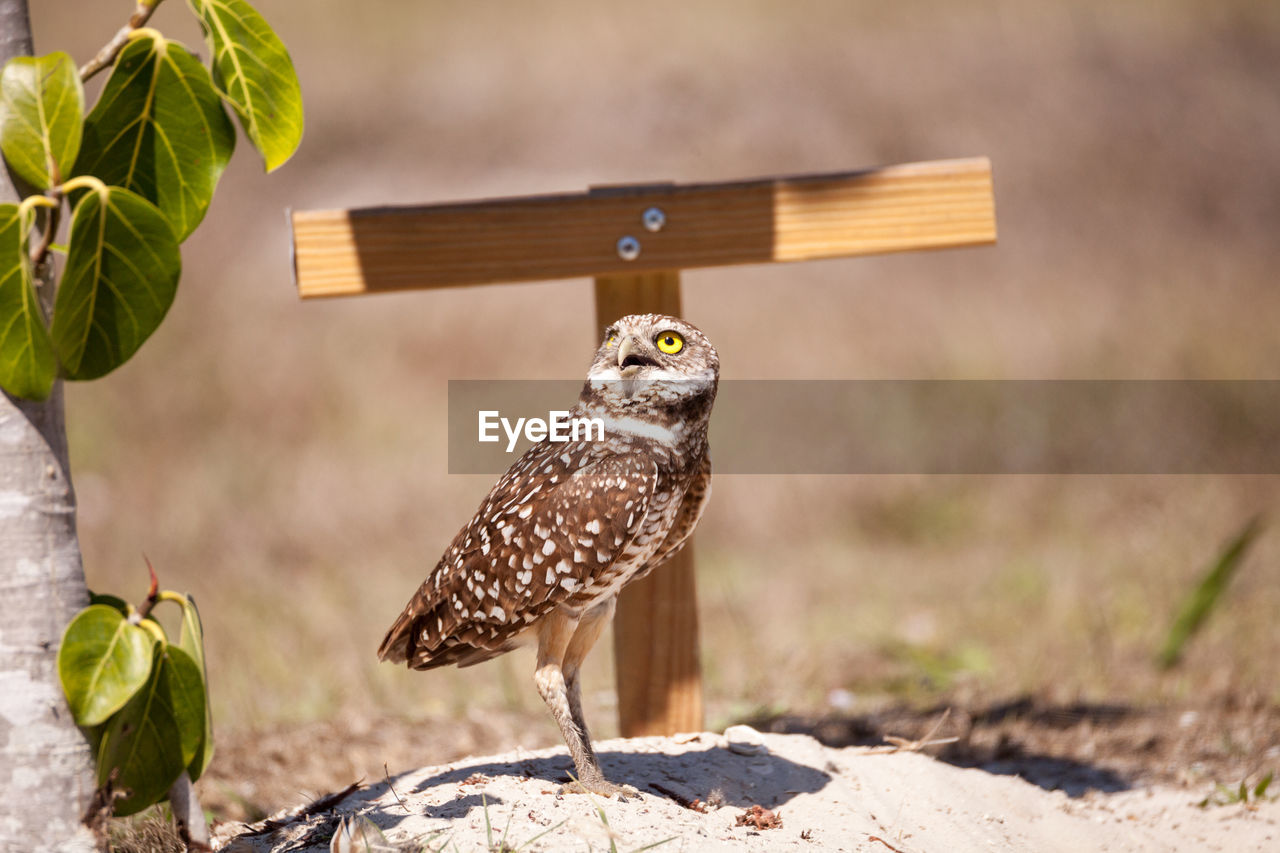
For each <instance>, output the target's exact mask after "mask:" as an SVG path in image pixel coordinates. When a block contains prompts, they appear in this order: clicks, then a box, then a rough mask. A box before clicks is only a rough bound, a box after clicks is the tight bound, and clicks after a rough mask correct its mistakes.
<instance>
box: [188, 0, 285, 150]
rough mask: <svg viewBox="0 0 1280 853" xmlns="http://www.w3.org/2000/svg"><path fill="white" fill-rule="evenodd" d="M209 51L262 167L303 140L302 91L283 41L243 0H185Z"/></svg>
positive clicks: (220, 85)
mask: <svg viewBox="0 0 1280 853" xmlns="http://www.w3.org/2000/svg"><path fill="white" fill-rule="evenodd" d="M190 3H191V8H192V10H194V11H195V13H196V15H197V17H199V18H200V25H201V26H202V27H203V28H204V33H205V38H206V39H207V40H208V42H209V49H210V51H211V52H212V53H213V79H214V83H215V84H216V85H217V87H218V89H219V90H220V91H221V92H222V94H223V95H224V96H225V97H226V99H227V101H228V102H229V103H230V104H231V106H232V107H233V108H234V109H235V111H236V115H237V116H238V117H239V119H240V125H241V127H243V128H244V132H245V134H246V135H247V136H248V137H249V141H250V142H252V143H253V144H254V146H255V147H257V149H258V150H259V151H260V152H262V159H263V161H264V162H265V164H266V167H267V171H268V172H271V171H274V170H275V169H277V168H279V167H280V166H281V165H283V164H284V162H285V161H286V160H288V159H289V157H290V156H292V155H293V152H294V151H296V150H297V148H298V143H299V142H301V141H302V90H301V88H300V87H299V86H298V75H297V74H296V73H294V70H293V60H291V59H290V58H289V51H287V50H286V49H285V46H284V43H283V42H281V41H280V39H279V37H277V36H276V34H275V33H274V32H273V31H272V30H271V27H270V26H268V25H267V22H266V21H265V20H263V18H262V16H261V15H259V14H258V13H257V12H256V11H255V10H254V8H253V7H252V6H250V5H249V4H248V3H246V2H245V1H244V0H190Z"/></svg>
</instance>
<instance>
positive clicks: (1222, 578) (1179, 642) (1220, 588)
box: [1156, 518, 1262, 669]
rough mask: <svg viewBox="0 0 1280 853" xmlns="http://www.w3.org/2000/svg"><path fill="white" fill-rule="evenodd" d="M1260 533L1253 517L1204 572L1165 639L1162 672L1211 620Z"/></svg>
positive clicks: (1161, 655) (1180, 655) (1257, 521)
mask: <svg viewBox="0 0 1280 853" xmlns="http://www.w3.org/2000/svg"><path fill="white" fill-rule="evenodd" d="M1261 532H1262V521H1261V520H1260V519H1258V518H1254V519H1252V520H1251V521H1249V523H1248V524H1246V525H1245V526H1244V527H1243V528H1242V529H1241V530H1240V532H1239V533H1237V534H1236V536H1235V538H1233V539H1232V540H1231V541H1230V542H1229V543H1227V546H1226V547H1225V548H1224V549H1223V550H1222V553H1221V554H1219V555H1218V559H1217V560H1215V561H1214V564H1213V565H1212V566H1211V567H1210V568H1209V571H1208V572H1206V573H1205V576H1204V578H1203V579H1202V580H1201V581H1200V583H1199V584H1197V585H1196V588H1195V589H1194V590H1192V591H1191V593H1190V594H1189V595H1188V596H1187V597H1186V599H1185V600H1184V601H1183V603H1182V607H1181V608H1179V610H1178V616H1177V618H1176V619H1175V620H1174V622H1173V626H1172V627H1171V628H1170V629H1169V635H1168V637H1166V638H1165V642H1164V648H1163V649H1161V651H1160V654H1159V656H1158V657H1157V658H1156V663H1157V664H1158V665H1159V666H1160V668H1161V669H1170V668H1172V667H1173V666H1175V665H1176V664H1177V663H1178V661H1179V660H1181V659H1182V652H1183V649H1184V648H1185V647H1186V645H1187V642H1188V641H1189V640H1190V639H1191V638H1192V637H1193V636H1195V634H1196V632H1197V631H1199V630H1200V627H1201V626H1202V625H1203V624H1204V621H1205V620H1206V619H1207V618H1209V613H1210V612H1212V610H1213V608H1214V605H1216V604H1217V603H1218V600H1219V599H1220V598H1221V597H1222V593H1223V592H1224V591H1225V590H1226V588H1227V584H1229V583H1230V582H1231V578H1232V576H1233V575H1234V574H1235V573H1236V570H1237V569H1238V568H1240V564H1241V562H1242V561H1243V560H1244V555H1245V554H1246V553H1248V551H1249V546H1250V545H1252V544H1253V541H1254V540H1255V539H1257V538H1258V534H1259V533H1261Z"/></svg>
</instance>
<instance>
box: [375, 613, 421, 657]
mask: <svg viewBox="0 0 1280 853" xmlns="http://www.w3.org/2000/svg"><path fill="white" fill-rule="evenodd" d="M417 618H418V614H417V612H416V610H415V608H414V607H413V605H412V604H410V605H409V606H408V607H406V608H405V609H404V612H403V613H401V614H400V618H398V619H396V621H395V624H394V625H392V626H391V630H389V631H387V636H385V637H383V638H382V645H380V646H378V660H381V661H387V662H388V663H407V662H408V660H409V656H410V655H411V654H412V652H411V651H410V649H409V643H410V641H411V640H412V639H413V635H414V622H415V621H417Z"/></svg>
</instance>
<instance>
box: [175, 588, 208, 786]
mask: <svg viewBox="0 0 1280 853" xmlns="http://www.w3.org/2000/svg"><path fill="white" fill-rule="evenodd" d="M178 646H179V648H181V649H182V650H183V651H185V652H186V653H187V654H189V655H190V656H191V659H192V660H194V661H195V662H196V666H198V667H199V671H200V678H201V687H202V689H203V690H204V695H205V696H206V697H207V696H208V695H209V670H208V667H207V666H206V665H205V661H204V627H203V626H202V625H201V623H200V611H198V610H197V609H196V600H195V599H194V598H192V597H191V596H190V595H188V596H187V600H186V603H184V604H183V605H182V631H181V633H180V634H179V637H178ZM212 759H213V703H211V702H208V701H206V702H205V706H204V726H203V733H202V737H201V739H200V745H199V749H198V750H197V751H196V754H195V758H194V759H193V760H192V761H191V762H189V764H188V766H187V772H188V773H189V774H190V775H191V781H192V782H194V781H196V780H197V779H199V778H200V776H201V774H202V773H204V771H205V768H207V767H208V766H209V762H210V761H211V760H212Z"/></svg>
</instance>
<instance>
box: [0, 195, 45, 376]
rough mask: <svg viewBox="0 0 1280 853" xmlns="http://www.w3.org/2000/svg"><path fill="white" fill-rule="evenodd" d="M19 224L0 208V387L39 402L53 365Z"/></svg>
mask: <svg viewBox="0 0 1280 853" xmlns="http://www.w3.org/2000/svg"><path fill="white" fill-rule="evenodd" d="M22 219H23V215H22V214H21V213H20V212H19V210H18V206H17V205H16V204H0V387H3V388H4V389H5V390H6V391H8V392H9V393H10V394H13V395H14V396H15V397H25V398H27V399H29V400H43V399H44V398H45V397H48V396H49V389H51V388H52V387H53V380H54V378H55V377H56V376H57V375H58V363H57V360H56V359H55V358H54V355H53V341H51V340H50V339H49V330H48V329H47V328H46V327H45V322H44V314H43V313H42V312H41V310H40V305H39V303H38V302H37V300H36V292H35V289H34V287H33V286H32V285H33V282H32V277H31V261H30V260H29V258H28V256H27V233H28V231H29V228H28V227H27V226H28V223H26V222H23V221H22Z"/></svg>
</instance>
